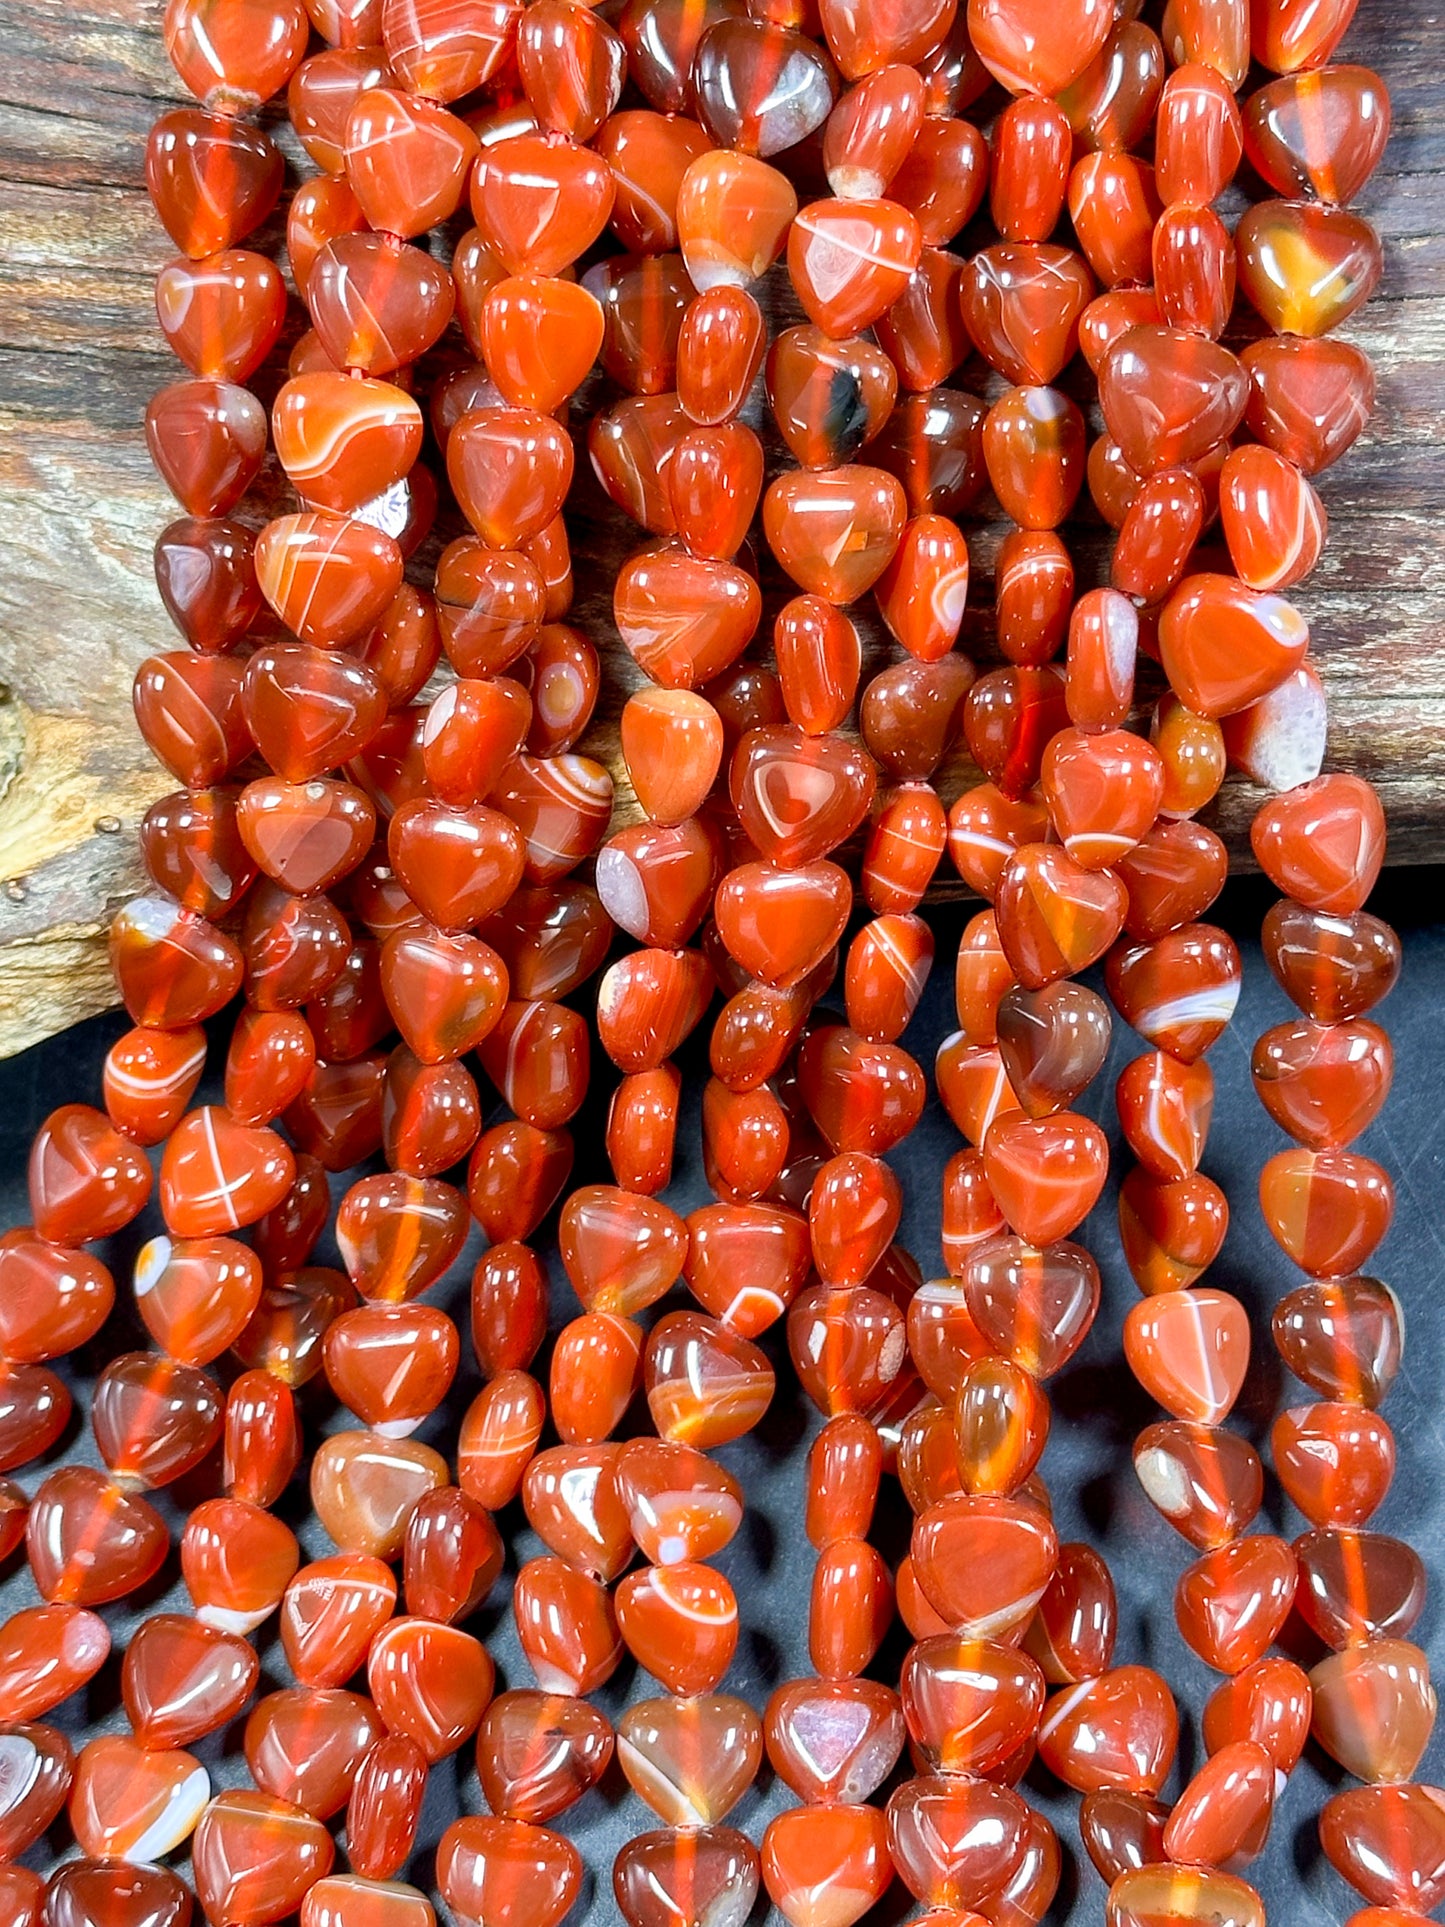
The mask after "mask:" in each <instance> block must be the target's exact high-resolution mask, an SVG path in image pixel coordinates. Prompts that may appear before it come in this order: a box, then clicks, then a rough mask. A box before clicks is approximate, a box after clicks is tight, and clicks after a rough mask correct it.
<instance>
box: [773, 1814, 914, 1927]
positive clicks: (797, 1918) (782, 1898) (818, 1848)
mask: <svg viewBox="0 0 1445 1927" xmlns="http://www.w3.org/2000/svg"><path fill="white" fill-rule="evenodd" d="M762 1872H763V1881H764V1883H765V1885H766V1887H767V1891H768V1896H769V1898H770V1899H771V1900H772V1902H773V1904H774V1906H776V1908H777V1909H778V1911H779V1913H780V1914H782V1916H783V1918H784V1919H785V1920H787V1921H789V1922H790V1923H792V1927H813V1923H815V1922H819V1921H823V1920H829V1921H837V1922H838V1923H839V1927H851V1923H852V1922H854V1921H857V1920H861V1919H862V1917H863V1915H864V1914H866V1913H867V1912H868V1910H869V1909H870V1908H871V1907H872V1906H873V1904H874V1902H875V1901H877V1900H879V1899H880V1898H881V1897H882V1895H883V1894H884V1893H886V1891H887V1889H888V1887H889V1885H890V1883H891V1881H892V1878H893V1863H892V1860H891V1859H890V1855H889V1842H888V1835H887V1830H886V1825H885V1822H884V1818H883V1815H882V1814H881V1813H880V1812H878V1811H877V1809H876V1808H874V1807H869V1806H834V1805H826V1806H803V1807H791V1808H789V1809H788V1810H787V1811H786V1812H784V1813H780V1814H779V1815H778V1816H777V1818H776V1819H775V1820H773V1821H771V1822H770V1823H769V1825H768V1829H767V1832H766V1833H765V1834H764V1835H763V1844H762Z"/></svg>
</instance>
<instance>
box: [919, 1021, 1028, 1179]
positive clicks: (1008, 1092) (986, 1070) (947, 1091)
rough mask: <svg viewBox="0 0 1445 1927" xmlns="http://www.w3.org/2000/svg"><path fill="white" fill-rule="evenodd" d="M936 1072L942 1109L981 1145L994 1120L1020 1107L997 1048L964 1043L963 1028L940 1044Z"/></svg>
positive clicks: (968, 1136)
mask: <svg viewBox="0 0 1445 1927" xmlns="http://www.w3.org/2000/svg"><path fill="white" fill-rule="evenodd" d="M933 1074H934V1079H935V1081H936V1083H937V1085H938V1095H939V1098H940V1100H941V1101H942V1104H943V1108H944V1109H945V1110H946V1111H947V1112H948V1115H949V1117H950V1118H951V1119H952V1120H953V1122H954V1123H955V1124H956V1125H957V1126H958V1128H959V1130H960V1131H962V1132H963V1134H964V1136H965V1137H966V1138H967V1139H968V1140H969V1142H970V1143H971V1144H975V1145H978V1146H979V1147H982V1145H983V1142H984V1139H985V1138H986V1137H987V1136H988V1133H989V1131H990V1130H991V1129H992V1128H993V1125H994V1123H995V1121H996V1120H997V1119H998V1118H999V1117H1001V1116H1002V1115H1003V1114H1004V1113H1005V1112H1015V1111H1016V1110H1017V1109H1018V1100H1017V1098H1016V1097H1015V1095H1014V1092H1013V1089H1012V1087H1011V1086H1010V1084H1009V1081H1008V1072H1007V1071H1006V1070H1005V1069H1004V1063H1003V1057H1002V1055H1001V1054H1000V1052H999V1051H998V1049H997V1048H996V1047H990V1046H988V1045H985V1044H969V1045H965V1044H964V1042H963V1033H962V1032H961V1031H955V1032H954V1033H953V1035H952V1036H951V1037H945V1038H944V1040H943V1042H942V1044H940V1045H939V1048H938V1056H937V1058H936V1059H935V1060H934V1066H933ZM986 1178H987V1173H986V1172H985V1179H986Z"/></svg>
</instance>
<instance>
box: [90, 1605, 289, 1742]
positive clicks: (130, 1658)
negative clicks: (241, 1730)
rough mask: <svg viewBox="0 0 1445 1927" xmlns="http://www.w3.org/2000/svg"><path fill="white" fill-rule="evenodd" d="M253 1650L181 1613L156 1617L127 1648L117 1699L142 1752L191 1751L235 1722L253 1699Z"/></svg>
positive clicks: (231, 1635) (256, 1672)
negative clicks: (122, 1703) (193, 1744)
mask: <svg viewBox="0 0 1445 1927" xmlns="http://www.w3.org/2000/svg"><path fill="white" fill-rule="evenodd" d="M258 1677H259V1666H258V1663H257V1660H256V1655H255V1652H254V1650H253V1648H252V1647H251V1646H249V1645H248V1644H247V1643H246V1641H245V1640H244V1639H241V1638H240V1637H239V1636H238V1635H236V1634H234V1633H227V1632H221V1631H219V1630H217V1629H216V1628H215V1627H212V1626H207V1625H203V1624H202V1623H201V1621H200V1620H198V1619H192V1618H190V1617H189V1616H187V1615H185V1614H181V1613H158V1614H156V1615H155V1616H154V1617H153V1618H151V1619H148V1620H146V1622H145V1623H144V1625H142V1626H140V1627H138V1628H137V1630H136V1632H135V1633H134V1634H133V1635H132V1637H131V1641H130V1644H129V1646H128V1647H127V1648H126V1654H125V1663H124V1666H123V1668H122V1671H121V1692H122V1695H123V1696H124V1699H125V1708H126V1712H127V1714H128V1715H129V1717H130V1722H131V1726H132V1727H133V1729H134V1731H135V1736H136V1739H137V1741H138V1742H139V1743H140V1745H141V1746H142V1747H147V1748H155V1749H166V1748H170V1747H178V1746H189V1745H190V1743H191V1742H192V1741H193V1740H198V1739H201V1738H203V1737H204V1736H205V1735H206V1734H207V1733H214V1732H216V1731H217V1730H218V1729H219V1728H220V1727H222V1726H224V1725H226V1724H227V1722H228V1721H230V1720H232V1719H234V1718H235V1716H236V1715H237V1714H238V1713H239V1712H240V1710H241V1708H242V1707H243V1706H244V1705H245V1703H246V1701H247V1700H248V1699H249V1698H250V1697H251V1694H252V1693H253V1692H254V1691H255V1687H256V1681H257V1678H258Z"/></svg>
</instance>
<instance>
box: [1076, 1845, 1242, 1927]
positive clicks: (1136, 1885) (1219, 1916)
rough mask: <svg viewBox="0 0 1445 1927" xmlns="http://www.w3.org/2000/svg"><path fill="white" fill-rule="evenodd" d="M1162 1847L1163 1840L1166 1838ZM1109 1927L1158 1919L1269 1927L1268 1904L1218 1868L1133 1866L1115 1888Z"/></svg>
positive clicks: (1229, 1926) (1129, 1926)
mask: <svg viewBox="0 0 1445 1927" xmlns="http://www.w3.org/2000/svg"><path fill="white" fill-rule="evenodd" d="M1161 1845H1162V1839H1161ZM1106 1918H1107V1920H1108V1927H1145V1923H1146V1922H1149V1921H1153V1920H1158V1919H1161V1918H1163V1919H1166V1920H1177V1921H1190V1922H1193V1921H1203V1920H1209V1921H1216V1922H1218V1923H1219V1927H1264V1903H1263V1901H1262V1900H1261V1899H1260V1897H1259V1895H1258V1894H1257V1893H1256V1892H1255V1891H1254V1889H1253V1887H1251V1886H1249V1885H1248V1884H1247V1883H1246V1882H1245V1881H1243V1880H1237V1879H1236V1878H1235V1877H1234V1875H1233V1874H1227V1873H1216V1872H1214V1871H1213V1870H1212V1869H1203V1868H1197V1867H1175V1866H1170V1865H1168V1864H1167V1863H1166V1864H1161V1865H1157V1866H1142V1867H1139V1868H1137V1869H1136V1868H1133V1867H1130V1868H1128V1869H1126V1870H1125V1871H1124V1872H1123V1873H1121V1874H1120V1875H1119V1876H1118V1878H1117V1879H1116V1880H1115V1881H1114V1884H1113V1885H1112V1886H1111V1887H1110V1889H1109V1900H1108V1912H1107V1916H1106Z"/></svg>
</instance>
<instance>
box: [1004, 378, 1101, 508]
mask: <svg viewBox="0 0 1445 1927" xmlns="http://www.w3.org/2000/svg"><path fill="white" fill-rule="evenodd" d="M1084 448H1085V430H1084V418H1083V416H1082V415H1081V414H1080V412H1079V410H1078V408H1077V406H1076V405H1075V404H1074V403H1073V402H1072V401H1070V399H1069V398H1068V396H1067V395H1064V394H1062V393H1061V392H1060V391H1059V390H1058V389H1057V388H1037V387H1036V388H1013V389H1010V390H1009V391H1008V393H1007V394H1004V395H1002V396H1000V397H999V399H998V400H997V401H996V402H995V403H994V404H993V406H992V407H991V408H990V409H989V411H988V415H987V417H986V419H985V421H984V425H983V455H984V462H985V464H986V466H987V468H988V478H989V481H990V483H991V484H992V486H993V491H994V494H995V495H996V496H997V497H998V499H999V502H1000V503H1001V504H1002V506H1003V508H1004V509H1005V510H1006V511H1007V513H1008V514H1009V515H1010V516H1011V517H1012V518H1013V520H1014V521H1015V522H1017V523H1018V524H1019V525H1020V527H1022V528H1025V529H1035V530H1036V529H1053V528H1056V527H1057V526H1058V524H1059V523H1060V522H1062V521H1063V520H1064V519H1065V517H1066V516H1067V515H1068V514H1069V512H1070V510H1071V509H1072V508H1073V506H1074V502H1075V499H1076V498H1077V496H1078V493H1079V490H1080V488H1081V487H1082V486H1083V481H1084Z"/></svg>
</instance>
